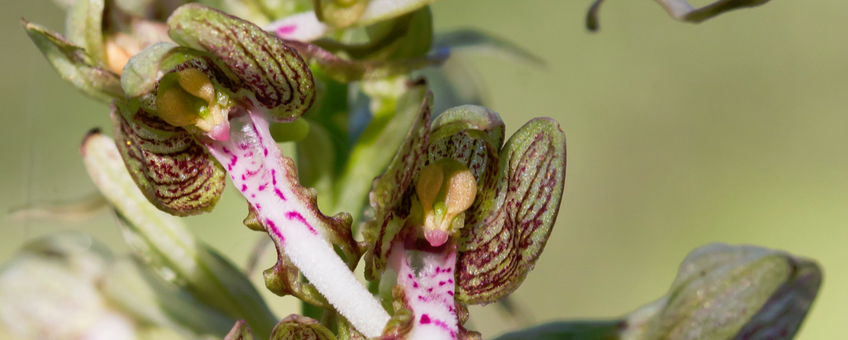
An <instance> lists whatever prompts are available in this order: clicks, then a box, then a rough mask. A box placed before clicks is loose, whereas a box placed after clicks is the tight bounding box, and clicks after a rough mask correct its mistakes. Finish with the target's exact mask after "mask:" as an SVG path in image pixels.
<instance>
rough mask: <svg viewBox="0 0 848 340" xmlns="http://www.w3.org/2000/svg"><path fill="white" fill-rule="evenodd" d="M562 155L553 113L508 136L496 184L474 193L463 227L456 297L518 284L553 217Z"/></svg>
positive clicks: (495, 293)
mask: <svg viewBox="0 0 848 340" xmlns="http://www.w3.org/2000/svg"><path fill="white" fill-rule="evenodd" d="M441 118H448V117H445V116H444V115H443V116H441V117H440V119H441ZM457 123H459V124H469V123H471V124H473V122H464V121H458V122H457ZM460 126H461V125H460ZM434 135H435V133H434ZM433 138H434V139H435V136H433ZM565 160H566V151H565V134H564V133H563V132H562V130H561V129H560V127H559V124H558V123H557V122H556V121H554V120H552V119H545V118H537V119H534V120H531V121H530V122H528V123H527V124H525V125H524V126H523V127H521V128H520V129H519V130H518V131H517V132H516V133H515V134H514V135H513V136H512V137H510V139H509V141H507V143H506V144H505V145H504V147H503V149H502V150H501V152H500V164H499V169H498V178H497V181H496V183H497V185H496V186H494V187H492V189H490V190H486V191H483V192H481V193H479V194H482V197H479V198H478V199H477V200H475V205H474V206H472V208H471V209H470V210H469V211H472V212H473V215H472V216H469V217H468V218H467V219H466V227H465V228H463V229H462V237H463V243H461V245H460V253H459V254H460V255H459V260H458V261H459V264H458V265H457V300H458V301H461V302H463V303H468V304H476V303H491V302H495V301H497V300H498V299H499V298H501V297H503V296H505V295H507V294H509V293H511V292H512V291H514V290H515V289H517V288H518V286H519V285H520V284H521V282H522V281H523V280H524V278H525V277H526V276H527V274H528V273H529V272H530V270H531V269H532V268H533V266H534V264H535V262H536V260H537V259H538V258H539V256H540V255H541V253H542V250H543V249H544V247H545V244H546V243H547V240H548V237H549V236H550V233H551V230H552V228H553V225H554V221H556V217H557V214H558V212H559V204H560V201H561V200H562V190H563V185H564V183H565V164H566V162H565ZM473 168H474V166H473V165H472V166H469V169H473ZM478 181H481V180H480V179H478ZM481 185H482V186H485V187H489V185H488V184H487V181H483V182H482V183H481ZM475 216H480V218H475ZM483 216H485V217H483Z"/></svg>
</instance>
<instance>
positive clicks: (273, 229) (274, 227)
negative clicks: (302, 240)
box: [265, 218, 286, 242]
mask: <svg viewBox="0 0 848 340" xmlns="http://www.w3.org/2000/svg"><path fill="white" fill-rule="evenodd" d="M265 224H266V225H268V228H271V232H273V233H274V235H277V237H279V238H280V242H283V241H285V240H286V238H285V237H283V235H282V234H280V231H279V230H277V224H276V223H274V221H271V219H270V218H266V219H265Z"/></svg>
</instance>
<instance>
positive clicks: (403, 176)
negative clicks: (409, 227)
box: [362, 94, 433, 280]
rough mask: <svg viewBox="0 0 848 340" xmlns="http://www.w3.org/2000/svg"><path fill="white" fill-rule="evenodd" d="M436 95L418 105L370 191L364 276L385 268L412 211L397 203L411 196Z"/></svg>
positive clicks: (374, 276) (370, 277) (372, 276)
mask: <svg viewBox="0 0 848 340" xmlns="http://www.w3.org/2000/svg"><path fill="white" fill-rule="evenodd" d="M432 108H433V96H432V94H427V95H426V96H425V97H424V101H423V102H422V103H421V106H420V107H419V111H418V116H417V118H416V119H415V121H414V123H413V125H412V126H411V127H410V129H409V131H408V132H407V134H406V138H405V139H404V140H403V142H402V143H401V145H400V147H399V148H398V149H397V150H398V151H397V152H396V153H395V156H394V158H393V159H392V162H391V163H390V164H389V167H388V169H386V172H385V173H384V174H383V175H382V176H380V177H378V178H376V179H374V183H373V184H372V189H371V192H370V193H369V194H368V197H369V200H370V202H371V211H370V212H369V213H368V214H369V215H368V216H367V217H368V221H367V222H366V223H365V226H364V227H363V230H362V233H363V236H364V237H365V240H366V242H367V243H368V247H369V248H368V251H367V252H366V255H365V277H366V278H367V279H368V280H375V279H377V278H379V277H380V273H382V272H383V270H384V269H385V268H386V260H387V256H388V253H389V251H390V250H391V247H392V241H393V240H394V238H395V235H397V233H398V232H399V231H400V228H401V227H402V226H403V220H404V219H405V218H406V216H399V215H398V214H404V213H405V214H406V215H408V214H409V211H405V212H403V211H399V212H396V211H394V208H395V205H397V204H398V203H399V202H401V201H403V200H404V199H409V194H410V193H412V191H411V190H409V189H410V187H411V185H412V180H413V178H414V176H415V174H416V173H417V172H418V170H419V169H421V167H423V166H424V163H425V161H426V157H427V153H426V151H427V144H428V141H429V133H430V131H429V130H430V116H431V115H432Z"/></svg>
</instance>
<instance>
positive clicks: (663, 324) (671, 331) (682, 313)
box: [627, 244, 822, 340]
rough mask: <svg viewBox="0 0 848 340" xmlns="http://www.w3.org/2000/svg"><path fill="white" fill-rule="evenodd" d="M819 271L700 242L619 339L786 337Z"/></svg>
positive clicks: (763, 252) (751, 250) (758, 252)
mask: <svg viewBox="0 0 848 340" xmlns="http://www.w3.org/2000/svg"><path fill="white" fill-rule="evenodd" d="M821 275H822V273H821V270H820V269H819V267H818V265H817V264H816V263H815V262H812V261H810V260H805V259H799V258H795V257H792V256H790V255H789V254H786V253H784V252H780V251H774V250H769V249H764V248H759V247H755V246H730V245H726V244H711V245H707V246H704V247H701V248H698V249H696V250H695V251H693V252H692V253H690V254H689V256H687V257H686V259H685V260H684V261H683V263H682V264H681V265H680V270H679V271H678V274H677V278H675V280H674V284H672V286H671V289H670V290H669V292H668V294H667V295H666V296H664V297H663V298H661V299H660V300H658V301H657V302H655V303H653V304H651V305H648V306H646V307H644V308H643V309H640V310H637V311H636V313H634V314H632V315H631V317H629V318H628V319H636V320H634V321H629V323H630V324H632V325H634V327H632V328H633V329H632V330H629V333H628V334H629V335H628V336H630V337H627V339H639V340H678V339H680V340H682V339H701V340H723V339H734V340H742V339H782V340H788V339H792V338H793V337H794V336H795V333H796V332H797V331H798V329H799V327H800V325H801V322H802V321H803V320H804V317H805V316H806V314H807V312H808V311H809V309H810V306H811V305H812V302H813V300H814V299H815V297H816V295H817V293H818V289H819V287H820V285H821V278H822V276H821ZM635 326H638V327H635Z"/></svg>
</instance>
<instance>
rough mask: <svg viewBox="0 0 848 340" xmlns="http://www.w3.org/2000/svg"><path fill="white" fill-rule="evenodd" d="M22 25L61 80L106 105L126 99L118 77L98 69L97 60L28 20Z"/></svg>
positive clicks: (80, 48) (105, 70)
mask: <svg viewBox="0 0 848 340" xmlns="http://www.w3.org/2000/svg"><path fill="white" fill-rule="evenodd" d="M21 23H22V24H23V26H24V29H25V30H26V32H27V35H29V38H30V39H32V41H33V42H34V43H35V45H36V46H37V47H38V49H39V50H41V53H42V54H44V57H45V58H47V61H48V62H50V64H51V65H52V66H53V68H54V69H56V71H58V72H59V75H61V76H62V79H65V80H67V81H68V82H70V83H71V84H73V85H74V87H76V88H77V89H79V90H81V91H82V92H84V93H85V94H87V95H89V96H91V97H93V98H95V99H97V100H100V101H102V102H105V103H109V102H111V101H112V100H113V99H115V98H124V92H123V90H121V81H120V78H119V77H118V75H117V74H115V73H113V72H111V71H109V70H108V69H106V68H104V67H102V66H100V65H99V63H98V61H97V59H95V58H92V56H91V55H89V54H88V53H86V51H85V50H84V49H83V48H82V47H79V46H77V45H74V44H72V43H70V42H68V41H67V40H65V39H64V38H63V37H62V36H60V35H59V34H57V33H56V32H53V31H50V30H48V29H46V28H44V27H42V26H40V25H37V24H32V23H29V22H27V21H26V20H22V21H21Z"/></svg>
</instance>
